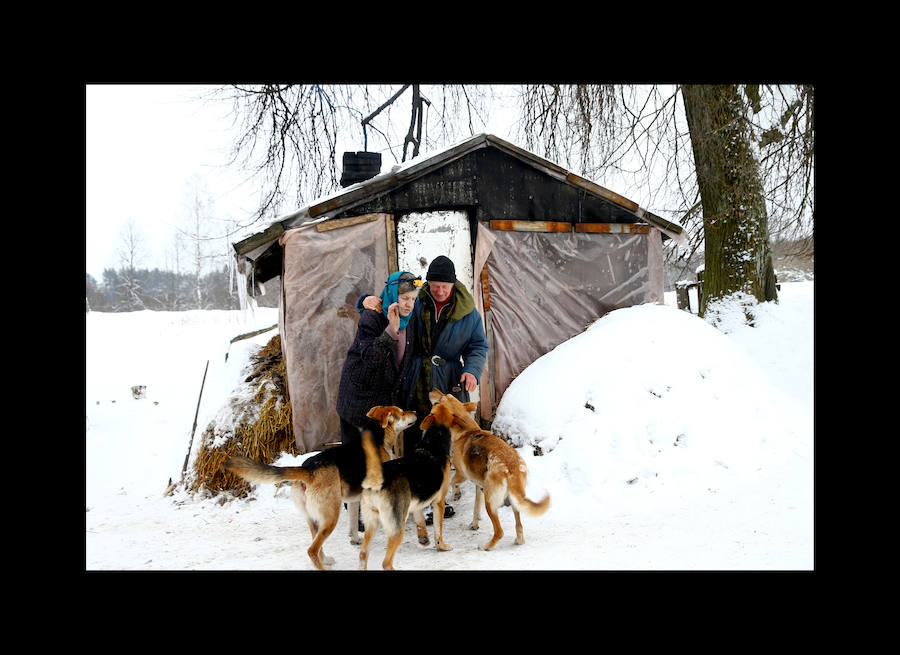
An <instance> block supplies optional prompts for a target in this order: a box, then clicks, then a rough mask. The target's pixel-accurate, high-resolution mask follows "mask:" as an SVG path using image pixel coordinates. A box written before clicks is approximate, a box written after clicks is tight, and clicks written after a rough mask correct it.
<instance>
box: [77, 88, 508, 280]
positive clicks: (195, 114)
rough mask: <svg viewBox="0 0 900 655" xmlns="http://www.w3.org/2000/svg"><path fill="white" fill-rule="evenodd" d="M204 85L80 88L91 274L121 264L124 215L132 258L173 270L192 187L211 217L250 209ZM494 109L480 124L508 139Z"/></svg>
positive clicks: (222, 108) (222, 113)
mask: <svg viewBox="0 0 900 655" xmlns="http://www.w3.org/2000/svg"><path fill="white" fill-rule="evenodd" d="M210 88H212V87H202V86H197V85H160V84H155V85H88V86H87V87H86V124H85V145H86V166H85V170H86V180H85V185H86V207H85V242H86V243H85V267H86V270H87V272H88V273H90V274H91V275H92V276H93V277H94V279H95V280H96V281H97V282H100V281H101V280H102V274H103V270H104V269H106V268H116V269H117V268H119V267H120V262H119V258H118V254H117V251H118V250H119V248H120V244H121V235H122V231H123V229H124V227H125V225H126V223H127V221H128V220H129V219H132V220H133V221H134V222H135V224H136V225H137V226H138V229H139V234H141V235H142V236H143V240H144V243H145V244H146V245H145V249H144V250H145V253H146V255H147V257H146V260H144V261H142V262H139V265H140V266H141V267H145V268H153V267H159V268H171V265H169V264H168V263H167V260H166V257H167V255H168V256H169V257H171V253H172V251H173V238H174V234H175V229H174V226H175V225H176V224H183V223H182V221H186V220H187V219H189V217H190V216H191V210H190V203H191V201H192V200H193V198H194V196H195V195H196V189H198V188H199V189H200V190H201V191H202V192H203V193H204V194H208V196H209V197H210V198H211V199H212V200H213V203H214V213H213V215H214V216H216V217H218V218H233V219H237V220H244V219H247V218H249V217H250V216H251V215H252V214H253V212H254V211H255V209H256V203H257V201H258V199H259V193H258V188H257V186H258V183H257V184H254V183H253V182H252V181H251V182H247V181H246V178H247V177H248V175H247V174H246V173H243V172H241V171H240V170H239V169H238V168H237V167H233V168H231V169H229V168H227V167H226V166H225V164H226V162H227V161H228V154H229V149H230V147H231V145H232V144H233V142H234V136H235V130H234V128H232V125H231V123H232V119H231V117H230V116H229V110H230V107H229V105H228V104H227V103H223V102H222V101H218V102H215V103H213V102H211V101H210V102H202V101H200V100H198V98H199V97H200V96H201V95H202V92H203V91H204V90H208V89H210ZM491 113H492V115H494V116H496V118H495V119H494V120H493V121H492V123H491V125H490V126H489V127H488V128H487V129H486V130H485V131H486V132H489V133H492V134H496V135H497V136H499V137H501V138H505V139H509V140H512V137H511V134H510V133H511V131H512V128H513V126H512V125H511V123H510V121H509V118H508V116H509V115H508V114H506V115H505V116H506V118H505V119H504V113H503V110H502V108H501V107H498V106H495V107H494V108H492V110H491ZM360 146H361V144H360ZM360 149H362V148H361V147H360ZM338 156H340V153H339V155H338ZM336 165H337V166H339V165H340V161H338V162H337V163H336Z"/></svg>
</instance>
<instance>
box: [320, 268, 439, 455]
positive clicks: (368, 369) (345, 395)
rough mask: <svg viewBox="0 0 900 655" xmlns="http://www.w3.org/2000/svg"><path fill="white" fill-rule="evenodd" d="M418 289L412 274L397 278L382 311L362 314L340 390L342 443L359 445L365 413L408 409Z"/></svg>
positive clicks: (388, 288)
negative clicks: (380, 407) (386, 408)
mask: <svg viewBox="0 0 900 655" xmlns="http://www.w3.org/2000/svg"><path fill="white" fill-rule="evenodd" d="M420 286H422V280H421V279H419V278H418V277H416V276H414V275H413V274H412V273H409V272H407V271H400V272H397V273H393V274H391V276H390V277H388V280H387V283H386V284H385V285H384V290H383V291H382V292H381V296H380V298H381V307H382V308H384V309H383V310H381V311H373V310H370V309H361V310H360V317H359V323H358V324H357V327H356V338H355V339H354V340H353V345H351V346H350V350H348V351H347V359H346V361H345V362H344V368H343V370H342V371H341V382H340V386H339V387H338V398H337V413H338V416H339V417H340V419H341V442H342V443H345V444H346V443H353V442H358V441H359V440H360V434H361V430H362V427H363V426H364V425H365V424H366V413H367V412H368V411H369V410H370V409H372V408H373V407H375V406H377V405H397V406H399V407H404V408H405V406H406V404H407V395H408V393H409V379H410V375H409V374H410V373H411V372H412V369H413V361H414V353H413V350H414V344H415V343H416V337H417V333H416V322H415V321H411V320H410V319H411V318H412V316H413V307H414V306H415V302H416V297H417V295H418V290H419V287H420Z"/></svg>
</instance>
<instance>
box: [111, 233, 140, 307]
mask: <svg viewBox="0 0 900 655" xmlns="http://www.w3.org/2000/svg"><path fill="white" fill-rule="evenodd" d="M116 255H117V257H118V259H119V270H120V282H119V289H118V292H119V297H120V303H121V304H122V305H123V308H125V309H127V310H129V311H130V310H138V309H146V307H145V306H144V301H143V299H142V297H141V289H140V283H139V281H138V279H137V276H136V274H135V272H136V271H137V269H138V268H139V267H140V265H141V264H142V263H143V260H144V258H145V257H146V240H145V238H144V234H143V232H141V229H140V228H139V227H138V226H137V224H136V223H135V222H134V219H131V218H129V219H128V221H127V222H126V223H125V226H124V227H123V228H122V230H121V232H120V233H119V244H118V246H117V248H116Z"/></svg>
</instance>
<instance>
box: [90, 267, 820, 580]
mask: <svg viewBox="0 0 900 655" xmlns="http://www.w3.org/2000/svg"><path fill="white" fill-rule="evenodd" d="M813 290H814V283H813V282H812V281H803V282H791V283H786V284H782V289H781V302H780V303H779V304H773V303H769V304H765V305H760V306H756V307H754V308H753V310H754V314H755V315H756V327H753V328H751V327H747V326H742V325H740V321H738V320H737V317H736V311H735V310H734V307H732V306H727V307H725V308H724V309H723V311H722V312H721V314H720V323H719V327H718V329H716V328H713V327H712V326H711V325H710V324H709V323H708V322H706V321H703V320H701V319H699V318H697V317H696V316H693V315H690V314H688V313H686V312H680V311H678V310H677V309H675V307H674V305H675V299H674V294H667V298H666V302H667V304H666V306H653V305H645V306H641V307H635V308H629V309H626V310H619V311H617V312H613V313H611V314H609V315H608V316H606V317H604V318H603V319H601V320H600V321H597V322H596V323H595V324H594V325H592V326H591V327H590V328H589V329H588V330H586V331H585V332H584V333H583V334H582V335H579V336H578V337H576V338H574V339H572V340H570V341H568V342H566V343H565V344H562V345H561V346H560V347H558V348H557V349H555V350H554V351H552V352H551V353H548V354H547V355H545V356H544V357H543V358H541V359H540V360H538V362H536V363H535V364H533V365H532V366H531V367H529V368H528V369H526V371H524V372H523V373H522V374H521V375H520V376H519V378H517V380H515V381H514V384H513V385H512V386H511V387H510V389H509V390H508V392H507V394H506V396H505V397H504V400H503V403H502V404H501V407H500V413H499V414H498V417H497V423H496V425H497V429H498V430H499V429H501V428H502V429H503V431H504V432H505V433H507V434H508V435H509V436H510V437H511V438H513V439H515V440H516V442H517V443H518V444H520V449H519V450H520V452H521V453H522V455H523V457H524V458H525V459H526V462H527V463H528V467H529V472H530V474H529V476H530V477H529V484H528V492H529V495H530V496H531V497H532V498H535V499H538V498H540V497H541V496H542V495H543V493H544V491H548V492H549V493H550V495H551V499H552V500H551V507H550V510H549V511H548V513H547V514H545V515H544V516H543V517H540V518H529V517H527V516H526V517H524V518H523V521H524V525H525V538H526V543H525V544H524V545H521V546H516V545H514V544H513V539H514V536H515V530H514V524H513V517H512V512H511V510H510V509H509V508H504V509H503V510H501V514H500V520H501V523H502V524H503V529H504V531H505V533H506V535H505V536H504V538H503V540H502V541H501V542H500V544H498V546H497V547H496V549H495V550H494V551H491V552H484V551H481V550H479V549H478V545H479V544H480V543H483V542H485V541H486V540H487V539H488V536H489V533H488V531H489V530H490V522H489V521H487V519H486V517H485V516H484V513H483V512H482V527H481V530H480V531H478V532H473V531H470V530H469V529H468V525H469V521H470V518H471V514H472V506H473V501H474V490H473V487H472V486H471V483H467V485H466V486H465V487H464V495H463V498H462V499H461V500H460V501H458V502H456V503H454V507H455V509H456V512H457V513H456V516H454V517H453V518H450V519H448V520H447V521H446V522H445V532H444V537H445V540H446V541H447V543H448V544H450V545H451V546H452V547H453V550H452V551H450V552H438V551H436V550H435V549H434V547H433V546H431V547H428V548H423V547H421V546H419V545H418V544H417V543H416V540H415V538H414V536H415V533H414V530H413V529H412V524H410V525H409V526H408V529H407V538H406V539H405V541H404V543H403V545H402V546H401V548H400V550H399V551H398V553H397V557H396V559H395V564H396V566H397V567H398V568H399V569H403V570H409V571H416V570H428V571H432V570H455V571H473V570H475V571H482V570H812V569H813V568H814V567H815V561H814V545H815V544H814V511H813V508H814V479H813V476H814V461H813V460H814V440H813ZM694 306H696V304H695V305H694ZM276 322H277V310H275V309H256V310H255V311H254V312H252V313H250V312H248V313H243V312H228V311H210V312H136V313H129V314H103V313H97V312H91V313H89V314H87V316H86V327H87V330H86V380H85V381H86V386H85V407H86V409H85V414H86V418H85V449H86V453H85V455H86V470H85V477H86V480H85V505H86V514H85V568H86V569H87V570H204V571H211V570H310V569H311V565H310V563H309V560H308V558H307V556H306V548H307V547H308V545H309V543H310V536H309V532H308V529H307V527H306V525H305V523H304V522H302V521H301V520H300V517H299V515H298V513H297V510H296V508H295V507H294V506H293V503H292V502H291V500H290V497H289V491H288V490H287V489H282V490H279V491H278V492H276V491H275V488H274V486H269V485H262V486H260V487H259V488H257V490H256V493H255V495H254V496H253V497H252V498H251V499H249V500H237V501H231V502H225V503H219V502H217V500H216V499H200V498H197V497H192V496H190V495H187V494H185V493H184V492H183V491H180V490H179V491H176V492H175V494H173V495H171V496H168V497H164V496H163V491H164V490H165V488H166V486H167V484H168V481H169V478H173V479H175V480H178V479H179V478H180V476H181V469H182V464H183V462H184V458H185V455H186V454H187V449H188V443H189V440H190V434H191V426H192V424H193V421H194V413H195V411H196V409H197V397H198V393H199V391H200V385H201V380H202V378H203V373H204V367H205V366H206V362H207V360H208V361H209V369H208V372H207V376H206V382H205V388H204V391H203V402H202V403H201V406H200V410H199V417H198V421H197V433H196V436H195V439H194V446H195V447H196V445H197V443H198V440H199V435H200V433H202V431H203V429H204V427H205V426H206V425H207V424H208V422H209V421H210V420H211V419H212V418H213V417H214V416H215V415H216V413H217V412H218V411H219V409H220V407H221V405H222V403H223V401H224V399H225V398H227V397H228V395H229V393H231V392H232V390H233V389H234V388H235V386H236V385H237V381H238V380H239V379H240V374H241V369H242V367H243V366H244V364H246V362H247V357H248V356H249V354H250V353H251V352H254V351H255V350H257V349H259V347H260V346H261V345H263V344H265V343H267V342H268V340H269V339H270V338H271V336H272V335H273V334H274V331H273V332H268V333H265V334H262V335H260V336H258V337H255V338H253V339H251V340H247V341H241V342H238V343H236V344H233V345H231V346H230V348H229V340H230V339H231V338H232V337H233V336H236V335H238V334H241V333H245V332H249V331H251V330H254V329H258V328H263V327H269V326H271V325H274V324H275V323H276ZM673 343H676V344H677V345H675V346H673ZM226 352H228V355H229V356H228V361H227V362H226V361H225V354H226ZM133 385H146V396H145V397H144V398H140V399H135V398H134V397H133V396H132V392H131V387H132V386H133ZM535 446H540V448H541V450H542V451H543V452H544V454H543V455H542V456H539V457H538V456H535V455H534V451H535ZM302 459H304V458H303V457H300V458H295V457H290V456H284V457H282V459H281V460H280V462H279V463H282V464H290V463H295V462H299V461H302ZM346 532H347V523H346V513H344V514H343V516H342V519H341V522H340V523H339V525H338V528H337V530H336V531H335V533H334V534H333V535H332V537H331V538H330V539H329V540H328V541H327V542H326V547H325V550H326V552H327V553H328V555H329V556H331V557H334V559H335V560H336V565H335V568H336V569H344V570H355V569H356V567H357V562H358V559H357V558H358V553H359V547H358V546H354V545H351V544H350V543H349V540H348V539H347V537H346ZM384 546H385V540H384V537H383V534H381V533H379V535H378V536H377V537H376V539H375V542H374V548H373V550H372V554H371V556H370V559H369V568H370V570H380V562H381V558H382V556H383V553H384Z"/></svg>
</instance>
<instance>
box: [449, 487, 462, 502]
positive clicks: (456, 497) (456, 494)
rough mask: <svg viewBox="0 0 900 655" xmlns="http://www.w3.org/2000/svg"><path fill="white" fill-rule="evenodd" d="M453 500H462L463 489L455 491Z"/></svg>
mask: <svg viewBox="0 0 900 655" xmlns="http://www.w3.org/2000/svg"><path fill="white" fill-rule="evenodd" d="M451 498H453V500H459V499H460V498H462V489H457V490H456V491H454V492H453V495H452V496H451Z"/></svg>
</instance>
